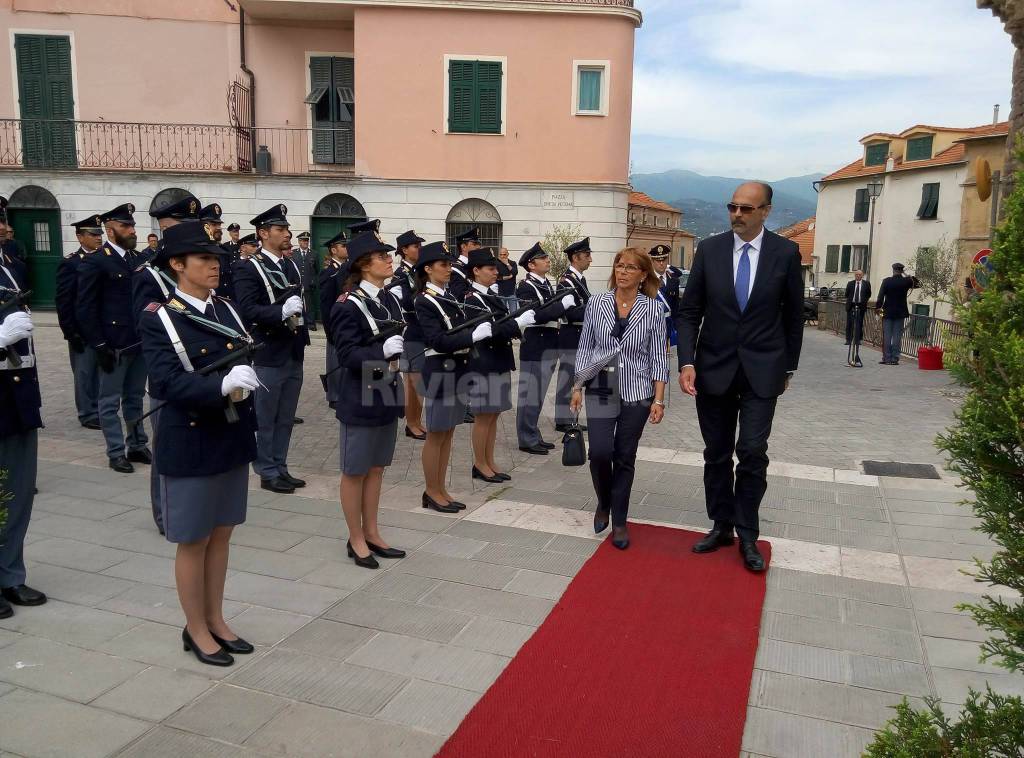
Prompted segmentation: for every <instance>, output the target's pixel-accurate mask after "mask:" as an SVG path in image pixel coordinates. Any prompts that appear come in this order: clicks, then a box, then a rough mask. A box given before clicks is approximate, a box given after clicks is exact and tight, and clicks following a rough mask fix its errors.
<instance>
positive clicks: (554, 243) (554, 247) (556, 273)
mask: <svg viewBox="0 0 1024 758" xmlns="http://www.w3.org/2000/svg"><path fill="white" fill-rule="evenodd" d="M581 239H583V227H582V226H580V225H579V224H576V225H572V224H565V225H561V224H557V225H555V226H553V227H551V231H550V232H548V233H547V234H545V235H544V239H543V241H542V242H541V243H540V246H541V247H542V248H544V252H545V253H547V254H548V257H549V258H550V259H551V276H553V277H554V278H555V281H558V280H559V279H561V278H562V274H564V273H565V270H566V269H567V268H569V261H568V259H567V258H566V257H565V253H564V252H562V251H563V250H565V248H567V247H569V245H571V244H572V243H573V242H578V241H579V240H581Z"/></svg>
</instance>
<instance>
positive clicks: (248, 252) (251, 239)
mask: <svg viewBox="0 0 1024 758" xmlns="http://www.w3.org/2000/svg"><path fill="white" fill-rule="evenodd" d="M259 249H260V239H259V237H257V236H256V235H255V234H247V235H245V236H244V237H242V238H240V239H239V240H238V257H237V258H236V259H235V260H236V261H238V260H248V259H249V258H252V257H253V256H254V255H256V251H257V250H259Z"/></svg>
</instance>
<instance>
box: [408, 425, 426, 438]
mask: <svg viewBox="0 0 1024 758" xmlns="http://www.w3.org/2000/svg"><path fill="white" fill-rule="evenodd" d="M405 436H406V437H412V438H413V439H414V440H425V439H426V438H427V433H426V432H420V433H419V434H416V433H415V432H414V431H413V430H412V429H410V428H409V427H405Z"/></svg>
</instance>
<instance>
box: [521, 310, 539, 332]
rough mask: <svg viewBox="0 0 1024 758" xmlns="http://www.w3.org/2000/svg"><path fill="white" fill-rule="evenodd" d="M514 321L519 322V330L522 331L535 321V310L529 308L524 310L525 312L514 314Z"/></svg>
mask: <svg viewBox="0 0 1024 758" xmlns="http://www.w3.org/2000/svg"><path fill="white" fill-rule="evenodd" d="M516 323H517V324H519V331H523V329H525V328H526V327H528V326H533V325H534V324H536V323H537V312H536V311H534V310H533V309H531V310H528V311H526V313H523V314H521V315H519V316H516Z"/></svg>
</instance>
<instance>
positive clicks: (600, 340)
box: [575, 291, 668, 403]
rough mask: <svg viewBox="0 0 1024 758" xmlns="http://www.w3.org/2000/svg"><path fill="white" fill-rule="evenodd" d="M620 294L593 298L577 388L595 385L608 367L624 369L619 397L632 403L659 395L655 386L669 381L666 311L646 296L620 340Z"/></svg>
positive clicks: (585, 326) (639, 299)
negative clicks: (617, 300)
mask: <svg viewBox="0 0 1024 758" xmlns="http://www.w3.org/2000/svg"><path fill="white" fill-rule="evenodd" d="M617 318H618V313H617V312H616V309H615V293H614V291H609V292H604V293H602V294H600V295H596V296H594V297H592V298H590V301H589V302H588V303H587V310H586V313H585V314H584V316H583V333H582V334H581V335H580V346H579V350H578V351H577V353H576V379H575V384H576V386H580V385H582V384H585V383H587V382H589V381H590V380H591V379H593V378H594V377H595V376H597V374H598V372H600V371H601V369H602V368H604V367H605V366H607V365H610V364H612V363H613V362H615V361H616V356H617V365H618V374H619V376H618V388H619V389H618V392H619V395H620V396H621V398H622V399H623V400H625V401H627V402H633V403H635V402H637V401H638V400H647V399H648V398H651V397H653V396H654V382H656V381H658V382H668V346H667V342H666V333H665V312H664V309H663V308H662V305H661V303H659V302H658V301H657V300H652V299H651V298H649V297H647V296H646V295H645V294H643V293H642V292H641V293H640V294H639V295H637V296H636V303H635V304H634V305H633V309H632V310H631V311H630V312H629V325H628V326H627V327H626V331H625V332H624V334H623V335H622V339H621V340H617V339H615V337H613V336H612V332H613V331H614V330H615V321H616V319H617Z"/></svg>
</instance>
